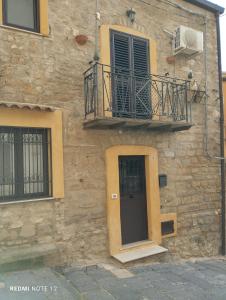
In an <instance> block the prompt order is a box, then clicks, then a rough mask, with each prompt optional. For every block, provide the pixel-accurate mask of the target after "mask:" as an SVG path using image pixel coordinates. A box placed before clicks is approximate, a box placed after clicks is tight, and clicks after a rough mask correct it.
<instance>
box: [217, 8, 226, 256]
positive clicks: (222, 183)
mask: <svg viewBox="0 0 226 300" xmlns="http://www.w3.org/2000/svg"><path fill="white" fill-rule="evenodd" d="M216 29H217V54H218V77H219V97H220V156H221V157H222V158H224V99H223V83H222V82H223V80H222V66H221V62H222V61H221V37H220V13H216ZM221 213H222V220H221V238H222V246H221V252H222V255H225V240H226V236H225V159H221Z"/></svg>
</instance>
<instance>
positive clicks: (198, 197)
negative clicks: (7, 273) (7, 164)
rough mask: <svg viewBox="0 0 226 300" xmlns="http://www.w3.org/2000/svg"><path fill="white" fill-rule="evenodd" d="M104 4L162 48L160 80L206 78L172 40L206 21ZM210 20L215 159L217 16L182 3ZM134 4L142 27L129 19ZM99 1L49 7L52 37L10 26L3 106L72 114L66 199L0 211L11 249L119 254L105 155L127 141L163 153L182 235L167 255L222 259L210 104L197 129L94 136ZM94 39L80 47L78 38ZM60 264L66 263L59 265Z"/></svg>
mask: <svg viewBox="0 0 226 300" xmlns="http://www.w3.org/2000/svg"><path fill="white" fill-rule="evenodd" d="M147 2H150V6H149V5H145V4H144V3H142V2H140V1H132V4H131V0H130V1H129V0H120V1H119V0H114V1H103V0H101V1H100V12H101V23H102V24H121V25H127V26H129V27H133V28H135V29H136V30H139V31H141V32H144V33H146V34H147V35H148V36H150V37H151V38H153V39H155V40H156V41H157V51H158V73H159V74H164V73H166V72H169V73H170V75H177V76H178V77H181V78H187V72H188V70H189V69H192V70H193V73H194V77H195V79H197V81H198V82H199V81H201V80H203V79H204V56H203V54H201V55H198V56H194V57H192V58H190V59H185V58H180V59H177V61H176V63H175V64H172V65H169V64H168V63H167V62H166V58H167V57H168V56H170V55H171V54H172V50H171V39H170V36H169V35H168V34H167V33H165V32H164V29H167V30H168V31H169V32H174V31H175V29H176V27H177V26H178V25H185V26H190V27H192V28H195V29H198V30H201V31H204V19H203V18H201V17H198V16H195V15H191V14H189V13H188V12H186V11H183V10H181V9H179V8H176V7H175V6H172V5H169V4H167V3H166V2H165V1H156V0H149V1H147ZM174 2H175V3H179V4H180V5H183V6H184V7H186V8H189V9H192V10H194V11H196V12H202V13H204V14H206V15H207V17H208V25H207V33H208V34H207V35H208V47H207V56H208V59H207V60H208V92H209V99H208V102H209V103H208V123H209V152H210V153H211V154H213V155H219V109H218V108H219V103H218V101H216V98H217V95H218V94H217V91H218V77H217V49H216V28H215V17H214V15H213V14H211V13H208V12H206V11H204V10H202V9H199V8H197V7H195V6H192V5H190V4H188V3H186V2H184V1H182V0H180V1H179V0H178V1H175V0H174ZM131 5H132V6H133V7H134V9H135V10H136V12H137V14H136V21H135V23H134V24H133V25H132V24H130V23H129V22H128V20H127V17H126V16H125V12H126V10H127V9H128V8H130V7H131ZM94 13H95V1H79V0H76V1H74V0H67V1H66V0H61V1H60V0H54V1H53V0H49V25H50V28H51V34H50V36H49V37H41V36H38V35H34V34H29V33H24V32H20V31H15V30H12V29H6V28H0V39H1V45H0V99H1V101H15V102H30V103H40V104H47V105H53V106H57V107H60V108H62V110H63V128H64V130H63V133H64V172H65V199H64V200H58V201H57V202H54V201H50V202H43V201H42V202H37V203H24V204H11V205H1V206H0V216H1V218H0V241H1V244H0V246H1V248H2V249H5V248H7V247H19V246H20V245H31V244H35V243H45V242H46V243H47V242H48V243H49V242H52V243H56V244H57V245H58V247H59V249H61V251H62V256H61V259H62V261H63V262H65V263H66V262H67V263H71V262H72V261H81V260H85V259H86V260H87V259H92V260H93V259H104V258H106V257H108V256H109V252H108V238H107V224H106V217H107V216H106V178H105V150H106V148H108V147H110V146H113V145H117V144H130V145H148V146H151V147H155V148H157V149H158V151H159V171H160V173H165V174H167V175H168V186H167V187H166V188H164V189H162V190H161V212H162V213H170V212H176V213H177V218H178V234H177V237H175V238H169V239H164V241H163V245H164V246H166V247H167V248H168V249H169V254H168V256H166V257H169V258H170V257H191V256H204V255H208V256H210V255H216V254H218V253H219V247H220V217H219V215H217V213H216V211H217V210H218V209H219V208H220V169H219V162H218V161H217V160H214V159H212V160H210V159H208V158H207V156H206V154H205V153H204V150H203V149H204V105H203V103H200V104H198V103H197V104H193V105H192V110H193V123H194V126H193V127H192V128H191V129H190V130H189V131H185V132H179V133H160V132H146V131H142V130H140V131H139V132H138V131H136V132H133V131H132V130H120V131H119V130H84V129H83V127H82V121H83V118H84V96H83V75H82V73H83V71H85V70H86V69H87V68H88V67H89V64H88V63H89V61H90V60H92V57H93V53H94V41H95V31H94V27H95V26H94V24H95V17H94ZM77 34H85V35H88V38H89V40H88V43H87V44H86V45H85V46H79V45H78V44H77V43H76V42H75V39H74V37H75V36H76V35H77ZM57 262H59V257H57V258H56V260H55V263H57Z"/></svg>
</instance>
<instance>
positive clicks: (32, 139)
mask: <svg viewBox="0 0 226 300" xmlns="http://www.w3.org/2000/svg"><path fill="white" fill-rule="evenodd" d="M50 163H51V159H50V132H49V131H48V129H34V128H15V127H0V201H1V202H2V201H15V200H22V199H32V198H39V197H46V196H50V195H51V174H50V170H51V167H50Z"/></svg>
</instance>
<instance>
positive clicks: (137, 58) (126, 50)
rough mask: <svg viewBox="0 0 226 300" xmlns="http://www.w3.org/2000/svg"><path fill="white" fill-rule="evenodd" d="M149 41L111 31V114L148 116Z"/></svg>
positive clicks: (144, 117) (149, 112)
mask: <svg viewBox="0 0 226 300" xmlns="http://www.w3.org/2000/svg"><path fill="white" fill-rule="evenodd" d="M149 57H150V55H149V41H148V40H146V39H143V38H139V37H136V36H133V35H129V34H125V33H121V32H118V31H113V30H112V31H111V66H112V112H113V116H114V117H124V118H137V119H148V118H150V116H151V99H150V95H151V93H150V76H149V74H150V59H149Z"/></svg>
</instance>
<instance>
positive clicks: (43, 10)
mask: <svg viewBox="0 0 226 300" xmlns="http://www.w3.org/2000/svg"><path fill="white" fill-rule="evenodd" d="M39 18H40V32H39V33H40V34H42V35H45V36H47V35H48V34H49V25H48V0H39ZM0 25H4V24H3V0H0ZM7 28H10V26H7ZM13 28H14V27H13ZM15 28H17V27H15ZM22 31H25V30H22ZM29 32H30V31H29ZM31 32H32V31H31ZM35 33H36V32H35Z"/></svg>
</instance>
